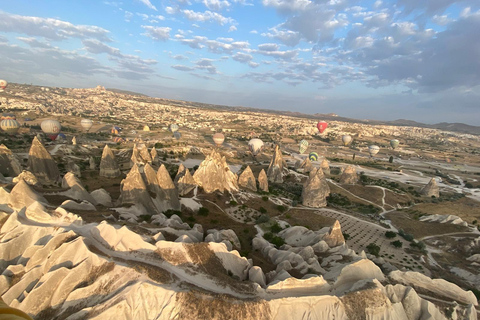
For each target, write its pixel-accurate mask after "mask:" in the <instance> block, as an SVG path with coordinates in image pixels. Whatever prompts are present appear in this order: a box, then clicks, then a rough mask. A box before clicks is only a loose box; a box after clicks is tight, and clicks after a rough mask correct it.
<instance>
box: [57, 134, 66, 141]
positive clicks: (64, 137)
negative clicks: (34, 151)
mask: <svg viewBox="0 0 480 320" xmlns="http://www.w3.org/2000/svg"><path fill="white" fill-rule="evenodd" d="M60 140H67V136H66V135H65V134H64V133H59V134H58V136H57V137H56V138H55V141H60Z"/></svg>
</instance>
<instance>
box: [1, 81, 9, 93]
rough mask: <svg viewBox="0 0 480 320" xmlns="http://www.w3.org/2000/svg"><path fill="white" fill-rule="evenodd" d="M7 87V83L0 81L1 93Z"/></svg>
mask: <svg viewBox="0 0 480 320" xmlns="http://www.w3.org/2000/svg"><path fill="white" fill-rule="evenodd" d="M7 85H8V82H7V81H5V80H0V92H3V90H5V88H6V87H7Z"/></svg>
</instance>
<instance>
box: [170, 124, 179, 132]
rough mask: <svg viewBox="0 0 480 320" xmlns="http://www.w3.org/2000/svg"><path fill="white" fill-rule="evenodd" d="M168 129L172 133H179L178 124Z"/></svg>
mask: <svg viewBox="0 0 480 320" xmlns="http://www.w3.org/2000/svg"><path fill="white" fill-rule="evenodd" d="M168 129H169V130H170V131H171V132H176V131H178V124H175V123H172V124H171V125H170V127H169V128H168Z"/></svg>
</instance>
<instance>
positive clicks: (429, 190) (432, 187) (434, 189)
mask: <svg viewBox="0 0 480 320" xmlns="http://www.w3.org/2000/svg"><path fill="white" fill-rule="evenodd" d="M420 194H422V195H424V196H426V197H431V196H435V197H436V198H438V197H440V190H439V189H438V185H437V180H435V178H432V179H431V180H430V181H429V182H428V183H427V184H426V185H425V187H423V188H422V189H421V190H420Z"/></svg>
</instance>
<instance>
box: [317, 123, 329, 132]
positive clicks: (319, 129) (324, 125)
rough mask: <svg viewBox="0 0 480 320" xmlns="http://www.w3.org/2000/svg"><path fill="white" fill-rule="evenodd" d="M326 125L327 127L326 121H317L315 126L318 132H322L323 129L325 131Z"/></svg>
mask: <svg viewBox="0 0 480 320" xmlns="http://www.w3.org/2000/svg"><path fill="white" fill-rule="evenodd" d="M327 127H328V123H326V122H325V121H319V122H318V123H317V128H318V131H320V133H323V131H325V129H327Z"/></svg>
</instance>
